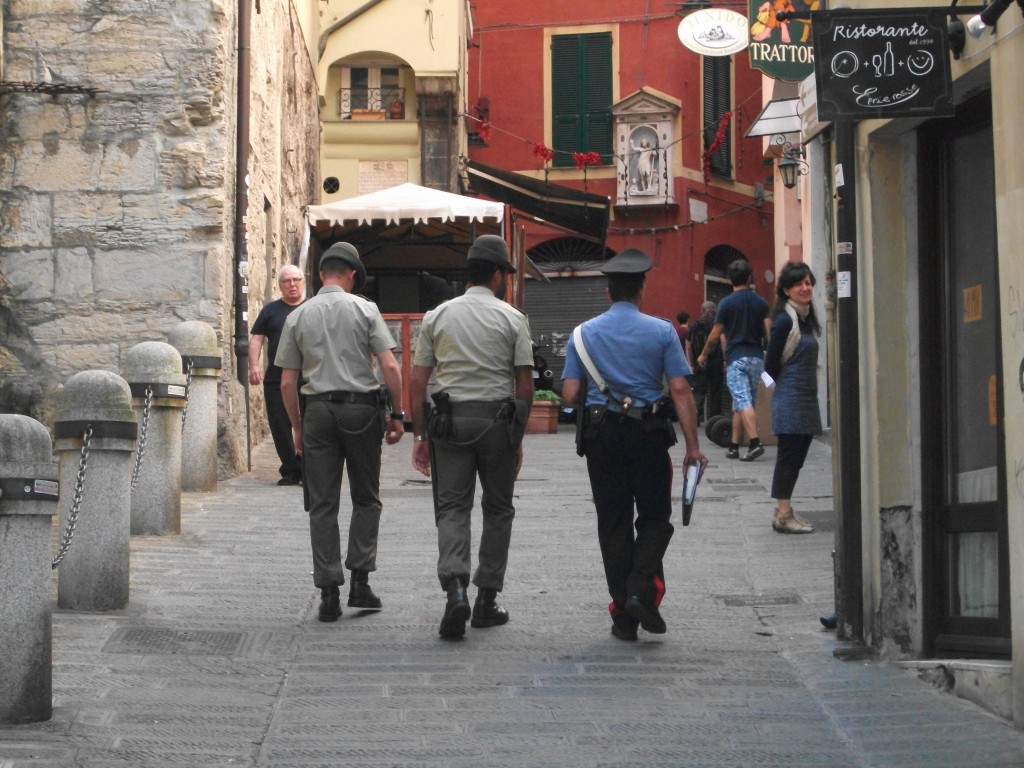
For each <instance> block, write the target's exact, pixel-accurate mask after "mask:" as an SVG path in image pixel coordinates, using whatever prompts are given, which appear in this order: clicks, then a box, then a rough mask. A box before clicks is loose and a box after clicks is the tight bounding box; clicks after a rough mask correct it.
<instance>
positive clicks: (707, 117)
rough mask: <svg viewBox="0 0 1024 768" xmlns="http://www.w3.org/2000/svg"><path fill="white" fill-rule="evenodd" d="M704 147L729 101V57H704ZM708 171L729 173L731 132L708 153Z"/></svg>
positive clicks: (730, 60) (712, 134)
mask: <svg viewBox="0 0 1024 768" xmlns="http://www.w3.org/2000/svg"><path fill="white" fill-rule="evenodd" d="M703 61H704V148H705V149H707V148H708V147H710V146H711V143H712V142H713V141H714V140H715V134H717V133H718V123H719V120H721V118H722V115H724V114H725V113H726V112H728V111H729V108H730V106H731V103H732V78H731V64H732V57H731V56H704V57H703ZM711 172H712V173H713V174H715V175H716V176H726V177H731V176H732V131H731V130H729V131H727V132H726V134H725V141H723V142H722V145H721V146H720V147H719V148H718V151H716V152H715V154H713V155H712V156H711Z"/></svg>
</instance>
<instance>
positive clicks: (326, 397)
mask: <svg viewBox="0 0 1024 768" xmlns="http://www.w3.org/2000/svg"><path fill="white" fill-rule="evenodd" d="M320 400H323V401H326V402H328V403H352V404H354V405H372V406H378V405H380V390H374V391H373V392H345V391H343V390H340V389H339V390H335V391H334V392H318V393H317V394H315V395H306V402H307V403H315V402H318V401H320Z"/></svg>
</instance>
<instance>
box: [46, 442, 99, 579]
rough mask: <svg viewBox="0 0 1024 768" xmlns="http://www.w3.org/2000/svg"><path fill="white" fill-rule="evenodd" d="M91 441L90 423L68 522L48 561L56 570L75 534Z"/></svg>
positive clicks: (79, 462)
mask: <svg viewBox="0 0 1024 768" xmlns="http://www.w3.org/2000/svg"><path fill="white" fill-rule="evenodd" d="M90 442H92V424H90V425H88V426H87V427H86V428H85V434H83V435H82V453H81V456H80V457H79V459H78V474H77V475H76V477H75V492H74V494H73V495H72V496H71V511H70V512H69V513H68V524H67V527H66V528H65V529H64V535H63V536H62V537H61V540H60V546H59V547H58V548H57V554H56V555H55V556H54V558H53V562H52V563H50V570H51V571H54V570H57V566H59V565H60V563H61V561H62V560H63V559H64V556H65V555H66V554H67V553H68V549H70V547H71V539H72V537H73V536H74V535H75V527H76V526H77V525H78V514H79V512H80V511H81V508H82V490H83V489H84V488H85V470H86V469H87V468H88V466H89V443H90Z"/></svg>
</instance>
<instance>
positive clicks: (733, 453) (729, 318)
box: [697, 259, 769, 461]
mask: <svg viewBox="0 0 1024 768" xmlns="http://www.w3.org/2000/svg"><path fill="white" fill-rule="evenodd" d="M752 274H753V268H752V267H751V266H750V262H749V261H747V260H746V259H736V261H734V262H732V263H731V264H730V265H729V268H728V275H729V282H730V283H732V293H731V294H730V295H728V296H726V297H725V298H724V299H722V301H721V302H720V303H719V305H718V314H717V315H716V316H715V324H714V325H713V326H712V328H711V333H710V334H708V340H707V342H705V344H704V349H703V350H701V353H700V355H699V356H698V357H697V366H698V367H699V368H703V367H704V366H705V365H707V359H708V354H709V353H710V351H711V349H713V348H714V346H715V345H716V344H718V338H719V336H721V335H722V334H723V333H724V334H725V362H726V368H725V379H726V384H727V385H728V386H729V393H730V394H731V395H732V440H731V442H730V443H729V450H728V451H727V452H726V454H725V455H726V457H727V458H730V459H740V461H753V460H754V459H756V458H757V457H758V456H760V455H761V454H763V453H764V447H763V446H762V445H761V440H760V438H759V437H758V434H757V415H756V414H755V412H754V406H755V405H756V404H757V387H758V383H759V382H760V380H761V374H762V373H764V347H765V341H766V340H767V338H768V331H769V322H768V309H769V308H768V302H767V301H765V300H764V299H762V298H761V297H760V296H758V295H757V294H756V293H754V291H753V290H751V289H750V277H751V275H752ZM744 433H746V435H747V439H748V443H747V452H746V454H745V455H744V456H742V457H741V456H740V441H741V440H742V439H743V434H744Z"/></svg>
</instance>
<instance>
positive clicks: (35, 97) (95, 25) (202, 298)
mask: <svg viewBox="0 0 1024 768" xmlns="http://www.w3.org/2000/svg"><path fill="white" fill-rule="evenodd" d="M258 5H259V6H261V8H260V12H259V13H254V14H253V19H254V22H253V31H254V44H253V49H254V51H256V50H257V49H258V50H259V51H260V55H259V56H257V55H254V56H253V66H252V70H253V80H252V83H253V88H254V90H255V91H256V92H257V94H258V96H257V97H256V98H254V99H253V102H254V104H258V105H259V108H258V109H254V110H253V113H252V116H253V120H252V122H251V128H250V132H251V136H252V137H253V140H254V142H256V141H258V142H262V141H263V140H264V139H265V137H267V136H275V135H276V136H278V137H279V138H278V140H277V143H276V145H272V146H271V147H270V148H269V149H268V150H266V151H263V150H262V149H261V150H260V151H257V152H253V153H252V158H251V162H250V165H249V168H248V170H249V174H250V177H251V179H252V180H253V182H252V187H253V188H258V189H259V190H260V191H261V192H263V194H252V193H251V194H250V199H249V201H248V209H249V215H248V217H247V222H246V225H247V230H248V235H249V238H250V242H248V243H247V244H246V246H247V248H246V250H247V253H248V254H249V255H250V266H251V268H252V269H253V271H254V272H256V273H259V271H260V270H261V269H262V270H263V272H264V273H267V272H268V271H272V269H271V270H267V269H266V267H264V266H261V265H262V264H263V263H265V262H267V261H275V262H279V261H280V260H281V259H283V258H286V257H288V258H290V257H291V255H292V254H291V253H290V252H289V251H288V250H287V248H286V247H285V245H284V243H283V241H282V238H281V235H282V234H284V233H287V232H289V231H291V230H293V229H296V228H297V227H298V226H299V225H298V223H297V222H298V220H299V219H298V217H299V216H300V213H299V210H298V209H299V207H300V206H301V205H302V204H304V203H306V202H308V201H309V196H310V185H311V184H313V183H315V181H314V179H315V168H313V169H311V168H310V167H309V166H310V162H308V161H305V160H303V159H290V158H289V155H298V152H299V150H300V149H301V148H302V147H301V146H300V145H301V144H303V143H305V142H306V141H308V139H309V136H310V135H313V136H314V137H315V135H316V134H315V129H316V125H317V103H316V97H315V87H314V86H313V85H312V82H313V74H312V71H313V68H312V64H311V62H310V61H309V57H308V54H307V53H306V50H307V49H306V47H305V45H304V42H303V38H302V34H301V31H299V30H297V29H295V26H296V25H295V23H294V18H295V14H294V12H293V9H292V3H291V0H264V1H263V2H262V3H260V4H258ZM4 9H5V11H4V12H5V18H4V24H3V38H4V39H3V48H4V70H5V72H4V74H5V79H6V80H8V81H29V82H36V83H47V82H48V83H58V84H59V83H67V84H72V85H81V86H87V87H89V88H94V89H98V91H99V92H98V93H96V95H94V96H91V97H90V96H86V95H74V94H72V95H66V94H65V95H56V96H49V95H44V94H25V93H15V94H10V95H6V96H2V97H0V412H12V413H24V414H28V415H32V416H34V417H36V418H38V419H40V420H41V421H42V422H43V423H46V424H50V423H52V413H53V408H54V405H55V402H56V399H55V395H56V394H57V392H58V391H59V387H60V385H61V384H62V383H63V382H64V381H65V380H66V379H67V378H68V377H70V376H71V375H72V374H74V373H77V372H79V371H82V370H86V369H94V368H99V369H107V370H112V371H119V370H120V366H121V359H122V356H123V355H124V353H125V352H126V350H128V349H129V348H130V347H132V346H133V345H135V344H137V343H138V342H140V341H144V340H161V341H162V340H166V333H167V331H168V330H169V329H170V328H171V327H172V326H174V325H176V324H178V323H180V322H182V321H185V320H201V321H204V322H207V323H209V324H210V325H212V326H213V327H214V328H215V329H216V331H217V335H218V339H219V341H220V342H221V346H222V350H223V373H222V386H221V408H220V419H221V437H222V441H221V456H220V460H221V474H222V475H229V474H233V473H234V472H237V471H238V470H240V469H244V468H245V464H246V459H247V457H246V455H245V450H244V447H245V444H246V437H247V436H246V434H245V429H246V422H247V419H246V402H245V392H244V389H243V388H242V387H241V386H240V385H239V384H238V383H237V381H236V360H235V355H234V347H233V345H234V339H233V333H234V317H235V316H234V298H233V288H234V284H233V281H234V277H235V274H236V270H235V265H234V263H233V254H234V236H235V235H234V232H235V222H234V188H235V155H236V151H235V126H236V120H237V116H236V83H237V64H236V61H237V57H236V51H237V42H236V2H235V1H234V0H177V2H174V3H142V2H138V0H105V2H103V3H92V2H89V3H87V2H83V1H82V0H7V2H5V3H4ZM271 59H273V60H274V61H275V67H276V70H277V71H276V72H275V76H273V77H271V76H269V75H268V62H269V61H270V60H271ZM284 124H287V125H286V127H284V128H282V126H283V125H284ZM289 149H291V150H292V151H289ZM312 163H313V164H314V165H315V156H314V159H313V160H312ZM243 172H245V171H244V170H243ZM264 197H266V198H267V199H269V200H270V201H271V203H272V206H276V209H277V210H278V211H281V212H288V214H289V215H290V214H291V212H293V211H294V212H295V213H294V215H293V216H291V217H290V218H286V216H285V214H282V219H281V221H280V222H279V223H278V224H277V225H276V226H277V227H278V229H277V232H278V234H277V235H276V236H273V237H271V239H270V241H269V245H268V244H267V243H265V242H263V232H262V230H263V222H264V220H265V214H264V209H265V200H264ZM295 248H297V246H295Z"/></svg>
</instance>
